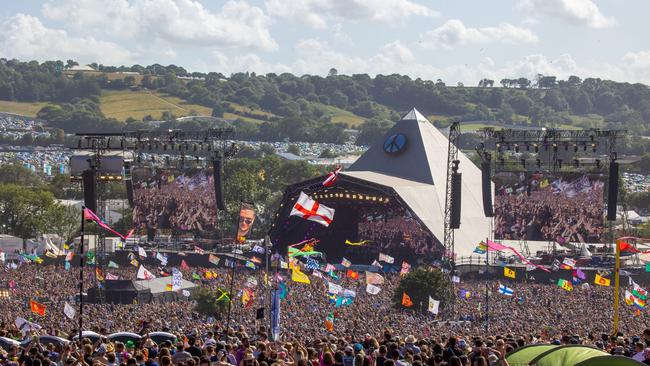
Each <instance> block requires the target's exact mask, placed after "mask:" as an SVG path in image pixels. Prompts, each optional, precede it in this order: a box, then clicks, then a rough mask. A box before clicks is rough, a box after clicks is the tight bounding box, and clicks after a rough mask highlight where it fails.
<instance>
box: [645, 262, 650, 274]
mask: <svg viewBox="0 0 650 366" xmlns="http://www.w3.org/2000/svg"><path fill="white" fill-rule="evenodd" d="M645 271H646V272H650V262H648V263H646V264H645Z"/></svg>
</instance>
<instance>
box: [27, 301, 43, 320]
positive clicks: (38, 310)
mask: <svg viewBox="0 0 650 366" xmlns="http://www.w3.org/2000/svg"><path fill="white" fill-rule="evenodd" d="M29 308H30V309H31V311H32V313H34V314H38V315H40V316H45V310H46V309H47V306H45V305H44V304H41V303H39V302H36V301H34V300H31V299H30V300H29Z"/></svg>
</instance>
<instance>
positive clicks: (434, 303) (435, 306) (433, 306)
mask: <svg viewBox="0 0 650 366" xmlns="http://www.w3.org/2000/svg"><path fill="white" fill-rule="evenodd" d="M439 309H440V301H438V300H434V299H433V298H432V297H431V296H429V308H428V309H427V310H428V311H429V312H430V313H432V314H438V311H439Z"/></svg>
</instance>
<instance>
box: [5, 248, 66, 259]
mask: <svg viewBox="0 0 650 366" xmlns="http://www.w3.org/2000/svg"><path fill="white" fill-rule="evenodd" d="M45 256H46V257H48V258H54V259H56V254H54V253H52V252H50V251H49V250H46V251H45ZM0 257H4V253H2V254H1V255H0ZM0 261H4V258H0Z"/></svg>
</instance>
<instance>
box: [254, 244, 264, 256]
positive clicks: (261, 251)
mask: <svg viewBox="0 0 650 366" xmlns="http://www.w3.org/2000/svg"><path fill="white" fill-rule="evenodd" d="M252 251H253V253H257V254H264V253H265V251H264V247H261V246H259V245H257V244H255V246H254V247H253V249H252Z"/></svg>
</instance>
